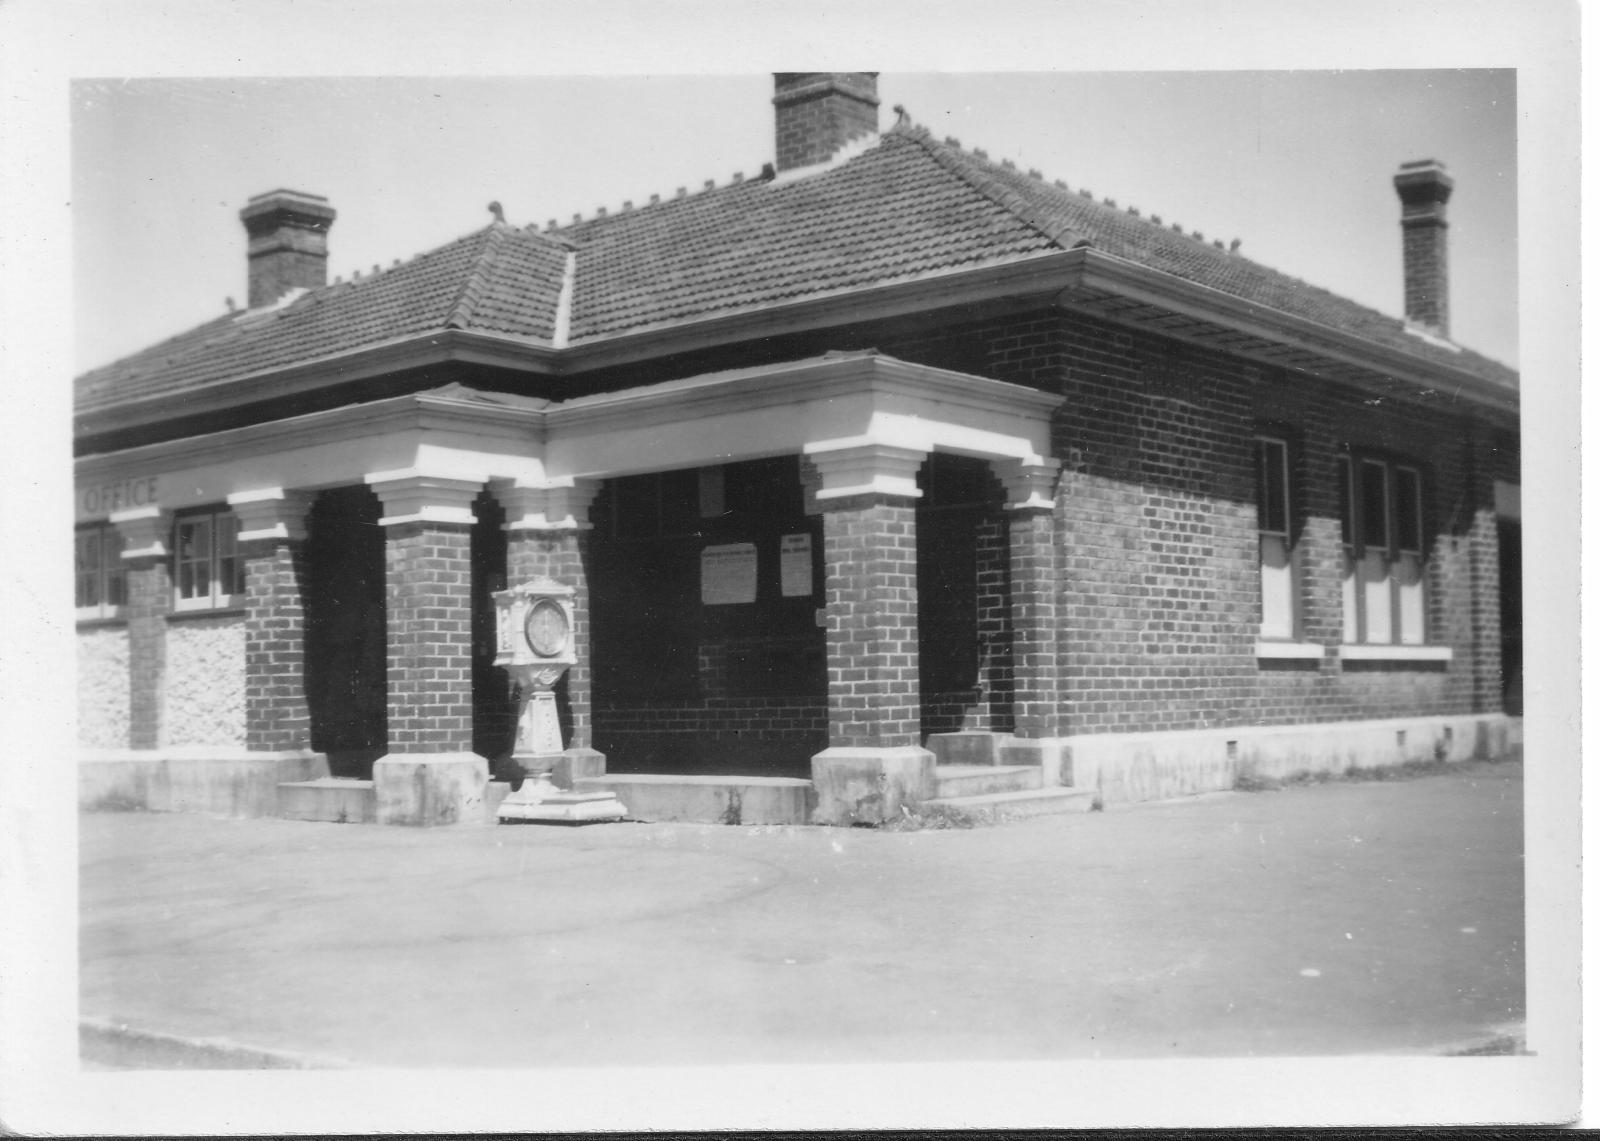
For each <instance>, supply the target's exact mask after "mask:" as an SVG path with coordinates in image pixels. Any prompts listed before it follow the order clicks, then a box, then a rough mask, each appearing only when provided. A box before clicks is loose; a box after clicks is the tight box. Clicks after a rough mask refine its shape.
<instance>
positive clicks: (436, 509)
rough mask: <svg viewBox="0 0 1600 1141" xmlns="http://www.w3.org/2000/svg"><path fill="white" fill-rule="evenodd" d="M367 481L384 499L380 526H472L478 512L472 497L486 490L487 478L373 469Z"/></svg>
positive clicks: (409, 469) (382, 499)
mask: <svg viewBox="0 0 1600 1141" xmlns="http://www.w3.org/2000/svg"><path fill="white" fill-rule="evenodd" d="M367 485H368V486H369V487H371V488H372V490H373V491H374V492H376V493H377V496H378V499H379V500H380V501H381V502H382V503H383V518H381V519H379V520H378V525H379V526H380V527H397V526H399V525H400V524H402V523H460V524H465V525H467V526H471V525H472V524H473V523H476V522H477V521H478V520H477V516H475V515H473V513H472V501H473V500H474V499H476V498H477V497H478V492H480V491H482V490H483V482H482V481H481V480H476V479H458V478H456V477H454V476H445V475H429V474H427V473H425V472H420V471H418V470H417V469H415V468H407V469H404V470H401V471H380V472H373V473H371V474H370V475H368V476H367Z"/></svg>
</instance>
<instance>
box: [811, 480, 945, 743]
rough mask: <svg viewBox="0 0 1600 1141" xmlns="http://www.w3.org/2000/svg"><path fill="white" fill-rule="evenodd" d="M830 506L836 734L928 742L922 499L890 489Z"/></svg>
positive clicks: (841, 739) (860, 739) (831, 724)
mask: <svg viewBox="0 0 1600 1141" xmlns="http://www.w3.org/2000/svg"><path fill="white" fill-rule="evenodd" d="M824 507H825V512H824V515H823V557H824V559H825V561H826V565H827V579H826V581H827V584H828V585H827V602H828V743H829V744H830V745H833V746H858V747H892V746H902V745H919V744H921V731H920V729H921V725H920V722H921V717H920V708H919V705H920V702H919V696H918V677H917V591H916V584H917V546H916V541H917V523H916V508H915V507H914V506H913V504H912V501H910V500H906V499H901V498H898V497H894V496H886V495H863V496H853V497H851V498H848V499H841V500H832V501H828V502H826V503H825V504H824Z"/></svg>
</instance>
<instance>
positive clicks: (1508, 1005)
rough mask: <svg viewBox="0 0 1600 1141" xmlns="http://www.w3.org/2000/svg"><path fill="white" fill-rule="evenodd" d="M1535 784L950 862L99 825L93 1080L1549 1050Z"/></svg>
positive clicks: (1203, 808)
mask: <svg viewBox="0 0 1600 1141" xmlns="http://www.w3.org/2000/svg"><path fill="white" fill-rule="evenodd" d="M1521 777H1522V767H1521V765H1520V763H1514V762H1503V763H1499V764H1485V763H1473V764H1467V765H1462V766H1459V767H1458V768H1457V769H1455V770H1453V771H1451V772H1449V773H1446V774H1444V775H1439V776H1430V777H1422V778H1418V779H1411V780H1403V781H1383V782H1351V783H1329V784H1323V785H1312V786H1305V787H1293V788H1288V789H1283V790H1279V791H1272V792H1259V793H1225V794H1216V795H1211V796H1205V797H1197V798H1191V799H1188V800H1183V801H1174V802H1169V803H1163V804H1153V805H1144V806H1141V807H1137V808H1124V809H1113V810H1111V811H1107V812H1096V813H1091V814H1087V815H1071V816H1060V817H1044V818H1039V819H1033V820H1025V821H1018V822H1014V823H1009V824H1003V825H998V826H986V827H977V828H972V829H966V830H962V829H952V830H931V831H918V832H884V831H873V830H867V829H835V828H822V827H729V826H709V825H708V826H700V825H685V824H631V823H630V824H601V825H591V826H587V827H583V828H563V827H551V826H541V825H520V826H519V825H501V826H495V825H483V826H463V827H456V828H437V829H407V828H393V827H378V826H375V825H340V824H323V823H310V822H301V821H286V820H226V819H213V818H206V817H199V816H181V815H161V814H151V813H97V814H86V815H84V816H82V817H81V818H80V851H81V887H80V907H81V920H82V924H81V939H80V955H81V973H80V979H81V983H80V987H81V1015H82V1018H83V1021H84V1025H85V1031H84V1034H83V1043H84V1059H85V1065H86V1066H88V1067H89V1068H125V1067H127V1068H142V1067H149V1068H174V1067H185V1066H193V1067H204V1068H217V1067H229V1066H233V1067H270V1066H354V1067H399V1066H403V1067H436V1066H437V1067H446V1066H450V1067H502V1068H503V1067H518V1068H520V1067H528V1066H539V1065H544V1064H557V1063H559V1064H564V1065H576V1066H588V1065H637V1064H650V1063H655V1062H671V1063H674V1064H688V1063H727V1062H858V1061H908V1062H926V1061H951V1060H962V1059H973V1060H990V1061H999V1060H1012V1059H1016V1060H1021V1059H1058V1058H1059V1059H1077V1058H1096V1057H1102V1058H1174V1057H1192V1058H1215V1057H1233V1056H1269V1055H1270V1056H1295V1055H1352V1054H1424V1055H1426V1054H1443V1053H1456V1052H1463V1051H1479V1052H1503V1051H1508V1050H1515V1049H1516V1046H1517V1043H1518V1041H1519V1040H1520V1034H1521V1023H1522V1020H1523V1018H1524V1012H1525V999H1524V965H1523V887H1522V852H1523V827H1522V780H1521Z"/></svg>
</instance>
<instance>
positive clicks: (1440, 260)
mask: <svg viewBox="0 0 1600 1141" xmlns="http://www.w3.org/2000/svg"><path fill="white" fill-rule="evenodd" d="M1455 185H1456V184H1455V180H1454V179H1452V178H1451V177H1450V176H1449V175H1448V174H1447V173H1445V169H1444V164H1443V163H1440V162H1435V161H1434V160H1433V159H1431V158H1430V159H1423V160H1421V161H1420V162H1407V163H1402V164H1401V165H1400V173H1399V174H1397V175H1395V176H1394V188H1395V190H1396V191H1397V192H1398V193H1399V195H1400V233H1401V238H1402V241H1403V248H1404V251H1405V283H1406V320H1408V321H1410V322H1412V323H1413V324H1416V325H1421V326H1422V327H1424V328H1426V329H1428V330H1430V331H1432V332H1435V333H1438V334H1439V335H1440V336H1446V337H1447V336H1449V335H1450V261H1449V258H1448V256H1447V253H1448V251H1447V243H1446V241H1445V238H1446V231H1447V230H1448V229H1449V228H1450V227H1449V223H1448V222H1446V221H1445V216H1444V215H1445V209H1444V208H1445V203H1447V202H1449V201H1450V192H1451V191H1452V190H1454V189H1455Z"/></svg>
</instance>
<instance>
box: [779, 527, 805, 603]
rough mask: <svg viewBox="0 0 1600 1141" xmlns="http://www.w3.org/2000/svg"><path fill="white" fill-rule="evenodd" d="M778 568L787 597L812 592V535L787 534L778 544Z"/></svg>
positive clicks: (797, 596) (801, 595)
mask: <svg viewBox="0 0 1600 1141" xmlns="http://www.w3.org/2000/svg"><path fill="white" fill-rule="evenodd" d="M778 568H779V572H780V577H781V578H782V580H783V596H784V597H785V598H804V597H806V596H808V595H809V594H810V593H811V536H810V535H809V534H805V533H802V534H799V535H785V536H784V537H783V538H782V540H780V542H779V546H778Z"/></svg>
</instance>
